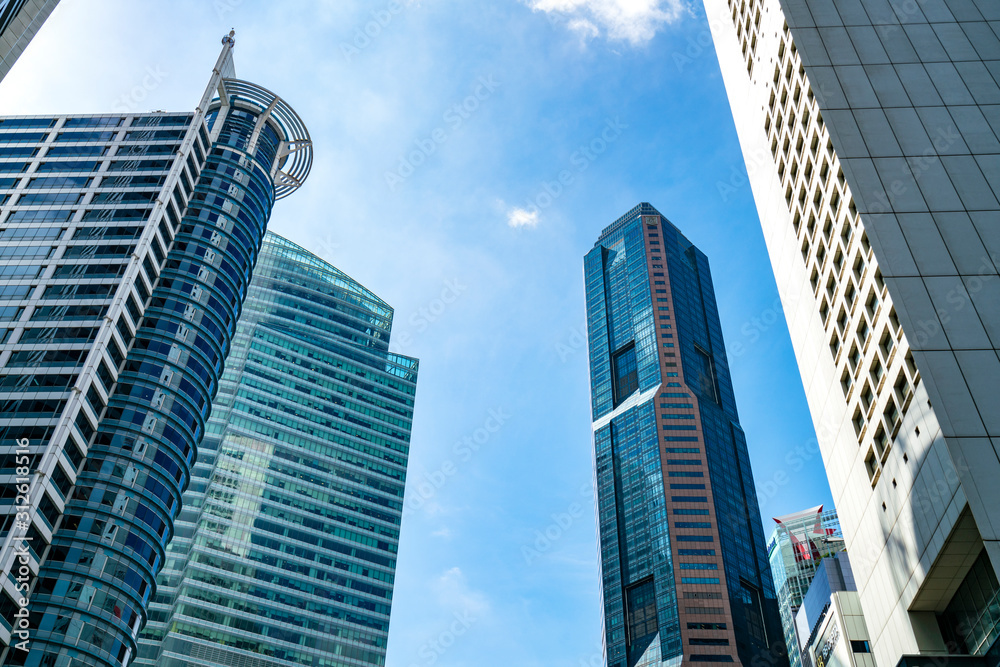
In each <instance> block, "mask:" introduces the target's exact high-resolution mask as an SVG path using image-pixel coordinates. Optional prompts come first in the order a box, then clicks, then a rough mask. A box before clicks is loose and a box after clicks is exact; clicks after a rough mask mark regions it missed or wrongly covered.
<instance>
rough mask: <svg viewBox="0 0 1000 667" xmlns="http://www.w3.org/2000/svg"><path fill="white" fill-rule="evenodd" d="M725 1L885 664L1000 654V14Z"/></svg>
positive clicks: (884, 1) (725, 45)
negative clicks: (999, 400) (953, 656)
mask: <svg viewBox="0 0 1000 667" xmlns="http://www.w3.org/2000/svg"><path fill="white" fill-rule="evenodd" d="M705 8H706V13H707V17H708V23H709V25H710V27H711V30H712V35H713V38H714V41H715V47H716V51H717V52H718V56H719V63H720V65H721V69H722V77H723V80H724V81H725V85H726V89H727V92H728V94H729V100H730V106H731V107H732V110H733V118H734V120H735V124H736V130H737V132H738V134H739V139H740V144H741V146H742V148H743V153H744V158H745V161H746V165H747V172H748V176H749V181H750V185H751V187H752V188H753V194H754V199H755V200H756V203H757V210H758V213H759V216H760V221H761V225H762V227H763V231H764V239H765V241H766V243H767V248H768V252H769V253H770V257H771V266H772V267H774V272H775V279H776V281H777V284H778V291H779V293H780V295H781V299H782V304H783V307H784V313H785V317H786V319H787V320H788V329H789V332H790V333H791V339H792V344H793V346H794V349H795V355H796V358H797V360H798V363H799V369H800V372H801V375H802V384H803V386H804V387H805V393H806V398H807V400H808V402H809V409H810V411H811V413H812V418H813V424H814V425H815V428H816V436H817V439H818V442H819V448H820V450H821V453H822V459H823V463H824V465H825V467H826V471H827V475H828V477H829V480H830V488H831V490H832V491H833V500H834V503H836V506H837V512H838V516H839V518H840V523H841V526H842V527H843V531H844V539H845V541H846V544H847V551H848V553H849V554H850V555H851V563H852V568H853V572H854V575H855V579H856V582H857V586H858V594H859V596H860V598H861V604H862V606H863V607H864V615H865V619H866V622H867V624H868V629H869V630H870V631H871V639H872V647H873V652H874V656H875V660H876V662H877V663H878V664H880V665H882V667H893V666H895V665H897V664H899V663H900V662H901V661H903V662H906V661H907V660H910V659H911V658H912V659H913V660H914V661H915V662H920V661H922V660H925V659H926V658H924V657H923V656H939V655H942V654H951V655H956V656H966V657H967V658H968V661H969V662H980V663H981V662H982V661H983V660H984V659H985V660H986V661H987V662H989V663H990V664H992V665H997V664H1000V642H998V641H997V640H998V638H1000V587H998V585H997V581H998V575H1000V485H998V484H997V480H998V479H1000V409H998V401H997V396H998V395H1000V233H998V230H1000V31H998V29H997V28H998V25H1000V24H998V21H1000V3H998V2H997V1H996V0H705ZM984 573H989V576H984ZM972 591H976V593H974V594H971V595H970V593H971V592H972ZM973 658H975V660H974V659H973Z"/></svg>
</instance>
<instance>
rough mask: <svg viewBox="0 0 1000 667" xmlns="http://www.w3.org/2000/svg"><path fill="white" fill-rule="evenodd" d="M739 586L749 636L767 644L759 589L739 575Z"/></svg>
mask: <svg viewBox="0 0 1000 667" xmlns="http://www.w3.org/2000/svg"><path fill="white" fill-rule="evenodd" d="M740 586H741V587H742V588H743V609H744V610H745V612H746V616H745V618H746V624H747V630H748V631H749V632H750V636H751V637H753V638H754V639H756V640H757V641H758V642H760V643H761V644H762V645H764V646H767V645H768V643H767V632H765V630H764V613H763V605H762V603H761V597H760V589H759V588H757V587H756V586H754V585H753V584H751V583H750V582H748V581H747V580H746V579H744V578H742V577H740Z"/></svg>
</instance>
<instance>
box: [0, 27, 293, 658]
mask: <svg viewBox="0 0 1000 667" xmlns="http://www.w3.org/2000/svg"><path fill="white" fill-rule="evenodd" d="M223 42H224V46H223V49H222V53H221V54H220V56H219V59H218V61H217V63H216V65H215V69H214V71H213V74H212V77H211V79H210V81H209V85H208V87H207V89H206V91H205V94H204V96H203V97H202V99H201V101H200V102H199V103H198V105H197V108H196V110H195V112H194V113H179V114H168V113H155V114H139V115H114V116H70V117H31V118H4V119H0V170H2V176H3V178H2V179H0V187H2V188H3V189H2V190H0V202H2V209H0V210H2V217H0V230H2V231H0V285H2V286H0V294H2V296H3V299H4V305H3V306H2V310H0V312H2V318H3V320H4V325H3V331H2V334H0V341H2V347H0V350H2V356H0V364H2V366H0V432H2V438H3V439H2V445H3V448H4V452H3V458H2V461H3V467H2V474H3V475H4V476H5V478H6V480H5V483H4V484H3V489H4V490H3V492H2V493H3V494H4V495H3V498H4V502H5V503H6V504H5V505H2V506H0V507H2V511H3V515H4V519H3V533H4V537H3V546H2V549H0V572H2V573H3V575H4V576H3V578H2V580H3V593H2V594H0V618H2V622H0V639H2V640H3V644H4V645H5V647H6V648H5V654H4V656H3V660H4V661H5V662H4V664H15V665H19V664H25V665H60V666H62V665H73V666H74V667H75V666H77V665H102V666H103V665H126V664H129V663H130V662H131V661H132V660H133V658H134V657H135V655H136V649H137V640H138V635H139V632H140V630H141V629H142V626H143V625H144V623H145V620H146V607H147V605H148V602H149V600H150V598H151V597H152V595H153V592H154V590H155V585H154V578H155V575H156V573H157V572H158V571H159V570H160V568H161V567H162V566H163V564H164V557H165V554H166V551H165V550H166V546H167V543H168V542H169V541H170V539H171V537H172V535H173V532H174V531H173V524H174V520H175V519H176V518H177V515H178V512H179V511H180V500H181V493H182V491H183V490H184V489H185V488H186V487H187V486H188V484H189V482H190V480H191V466H192V464H193V463H194V461H195V458H196V452H197V449H198V446H199V443H200V442H201V440H202V437H203V436H204V434H205V422H206V420H207V418H208V412H209V408H210V405H211V399H212V396H213V395H214V394H215V392H216V390H217V388H218V384H219V379H220V376H221V373H222V369H223V362H224V359H225V357H226V354H227V353H228V351H229V347H230V341H231V339H232V335H233V333H234V331H235V326H236V320H237V318H238V316H239V313H240V309H241V306H242V302H243V300H244V298H245V296H246V290H247V286H248V284H249V281H250V277H251V274H252V271H253V266H254V264H255V262H256V259H257V254H258V252H259V250H260V247H261V244H262V243H263V237H264V230H265V227H266V224H267V220H268V217H269V216H270V212H271V208H272V206H273V205H274V202H275V200H276V199H279V198H281V197H284V196H287V195H288V194H290V193H291V192H293V191H294V190H295V189H296V188H297V187H298V186H299V185H300V184H301V183H302V181H303V179H304V178H305V177H306V175H307V174H308V172H309V168H310V165H311V158H312V148H311V142H310V141H309V135H308V133H307V132H306V129H305V127H304V126H303V124H302V122H301V121H300V119H299V118H298V116H297V115H296V114H295V112H294V111H293V110H292V109H291V108H290V107H289V106H288V105H287V104H286V103H285V102H284V100H282V99H281V98H280V97H277V96H276V95H274V94H273V93H270V92H269V91H267V90H265V89H263V88H261V87H259V86H257V85H255V84H251V83H248V82H246V81H240V80H238V79H235V78H234V68H233V61H232V52H231V49H232V46H233V39H232V35H231V34H230V36H229V37H227V38H225V39H224V40H223ZM216 95H217V96H218V97H216ZM213 98H215V99H213ZM15 482H16V484H15ZM12 490H13V491H14V492H15V493H12V492H11V491H12ZM12 629H13V630H14V632H13V634H12V633H11V630H12Z"/></svg>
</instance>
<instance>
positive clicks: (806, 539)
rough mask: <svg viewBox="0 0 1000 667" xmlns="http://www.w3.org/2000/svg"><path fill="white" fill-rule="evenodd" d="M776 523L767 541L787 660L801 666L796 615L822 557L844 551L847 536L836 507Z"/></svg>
mask: <svg viewBox="0 0 1000 667" xmlns="http://www.w3.org/2000/svg"><path fill="white" fill-rule="evenodd" d="M774 522H775V523H776V524H777V526H775V528H774V532H773V533H771V539H770V541H769V542H768V543H767V555H768V560H770V562H771V574H772V575H773V576H774V590H775V592H776V593H777V595H778V613H779V614H780V615H781V627H782V630H783V631H784V633H785V645H786V646H787V647H788V662H789V664H790V665H791V667H802V661H801V660H800V657H799V643H800V642H799V638H798V637H797V634H796V625H795V614H796V612H798V610H799V607H800V606H802V599H803V598H804V597H805V594H806V591H808V590H809V585H810V584H811V583H812V580H813V577H814V576H815V575H816V569H817V568H818V567H819V566H820V563H821V562H822V561H823V559H825V558H827V557H828V556H832V555H834V554H836V553H838V552H842V551H843V550H844V538H843V535H842V534H841V532H840V522H839V521H837V512H836V510H826V511H823V506H822V505H820V506H819V507H813V508H812V509H808V510H805V511H804V512H796V513H795V514H789V515H786V516H782V517H776V518H775V519H774Z"/></svg>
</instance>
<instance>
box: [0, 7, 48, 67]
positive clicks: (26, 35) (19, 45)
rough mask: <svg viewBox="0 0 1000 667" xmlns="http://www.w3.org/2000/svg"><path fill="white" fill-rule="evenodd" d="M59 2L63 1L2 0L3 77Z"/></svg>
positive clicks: (0, 50)
mask: <svg viewBox="0 0 1000 667" xmlns="http://www.w3.org/2000/svg"><path fill="white" fill-rule="evenodd" d="M58 4H59V0H0V79H3V78H4V77H5V76H7V72H9V71H10V68H11V67H13V66H14V63H15V62H17V59H18V57H20V55H21V52H22V51H24V48H25V47H26V46H28V42H30V41H31V39H32V38H33V37H34V36H35V33H37V32H38V29H39V28H41V27H42V24H43V23H45V19H47V18H48V17H49V14H51V13H52V10H53V9H55V8H56V5H58Z"/></svg>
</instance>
